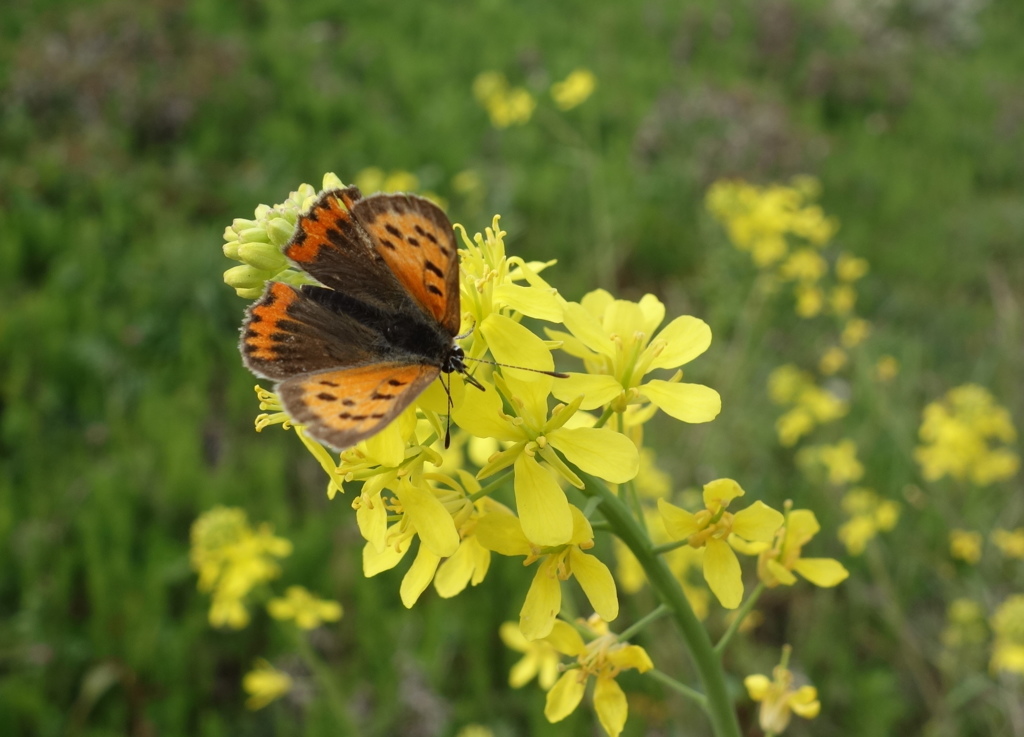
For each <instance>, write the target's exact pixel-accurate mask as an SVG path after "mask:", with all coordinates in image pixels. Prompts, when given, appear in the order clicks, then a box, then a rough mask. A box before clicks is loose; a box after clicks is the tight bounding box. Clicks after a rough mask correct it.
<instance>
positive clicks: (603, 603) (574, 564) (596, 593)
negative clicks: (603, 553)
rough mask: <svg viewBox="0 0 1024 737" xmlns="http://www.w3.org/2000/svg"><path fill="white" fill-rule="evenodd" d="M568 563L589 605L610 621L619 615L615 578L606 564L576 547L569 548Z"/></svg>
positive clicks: (602, 617) (606, 620)
mask: <svg viewBox="0 0 1024 737" xmlns="http://www.w3.org/2000/svg"><path fill="white" fill-rule="evenodd" d="M569 565H570V567H571V568H572V575H574V576H575V577H576V580H577V581H579V584H580V587H581V588H582V589H583V593H585V594H586V595H587V599H588V600H589V601H590V606H592V607H594V611H595V612H597V613H598V614H599V615H600V617H601V619H603V620H604V621H605V622H611V621H612V620H614V619H615V618H616V617H617V616H619V595H618V593H617V592H616V591H615V579H614V578H612V572H611V571H609V570H608V566H606V565H605V564H604V563H602V562H601V561H600V560H598V559H597V558H595V557H594V556H593V555H587V554H586V553H584V552H583V551H582V550H580V549H579V548H578V547H572V548H570V549H569Z"/></svg>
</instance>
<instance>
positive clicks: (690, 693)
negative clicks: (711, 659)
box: [644, 668, 708, 711]
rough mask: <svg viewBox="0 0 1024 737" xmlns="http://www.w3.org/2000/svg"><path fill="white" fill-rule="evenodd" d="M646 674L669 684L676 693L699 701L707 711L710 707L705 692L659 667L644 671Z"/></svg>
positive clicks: (659, 681) (666, 684) (664, 683)
mask: <svg viewBox="0 0 1024 737" xmlns="http://www.w3.org/2000/svg"><path fill="white" fill-rule="evenodd" d="M644 675H645V676H647V677H648V678H653V679H654V680H656V681H658V683H661V684H663V685H665V686H668V687H669V688H670V689H672V690H673V691H675V692H676V693H678V694H682V695H683V696H685V697H686V698H688V699H690V700H691V701H695V702H697V704H699V705H700V707H701V708H702V709H704V710H705V711H707V708H708V700H707V697H706V696H704V694H702V693H701V692H700V691H697V690H695V689H692V688H690V687H689V686H687V685H686V684H685V683H680V682H679V681H677V680H676V679H675V678H673V677H672V676H668V675H665V674H664V673H662V672H661V671H660V670H658V669H657V668H655V669H654V670H649V671H647V672H646V673H644Z"/></svg>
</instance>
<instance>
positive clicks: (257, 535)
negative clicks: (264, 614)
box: [190, 507, 292, 629]
mask: <svg viewBox="0 0 1024 737" xmlns="http://www.w3.org/2000/svg"><path fill="white" fill-rule="evenodd" d="M291 551H292V544H291V542H289V541H288V540H286V539H284V538H280V537H274V535H273V534H272V532H271V528H270V526H269V525H266V524H264V525H260V527H259V528H257V529H255V530H254V529H252V527H251V526H250V525H249V520H248V518H247V517H246V514H245V511H244V510H242V509H238V508H237V507H214V508H213V509H211V510H210V511H208V512H206V513H204V514H203V515H201V516H200V517H199V518H198V519H197V520H196V521H195V522H194V523H193V524H192V548H191V553H190V557H191V561H192V568H193V569H194V570H195V571H196V572H197V573H198V574H199V584H198V588H199V590H200V591H209V592H212V597H213V601H212V602H211V607H210V614H209V618H210V624H211V625H213V626H214V627H223V626H228V627H232V628H234V629H242V628H243V627H245V626H246V625H247V624H248V623H249V612H248V610H247V609H246V606H245V597H246V596H248V594H249V592H250V591H252V589H254V588H255V587H257V586H259V585H260V584H263V583H265V582H267V581H270V580H271V579H273V578H276V577H277V576H278V575H279V574H280V572H281V569H280V567H279V566H278V565H277V561H276V559H277V558H283V557H286V556H288V555H290V554H291Z"/></svg>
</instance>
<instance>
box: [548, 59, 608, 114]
mask: <svg viewBox="0 0 1024 737" xmlns="http://www.w3.org/2000/svg"><path fill="white" fill-rule="evenodd" d="M595 87H597V77H595V76H594V73H593V72H591V71H590V70H589V69H575V70H573V71H572V72H571V73H570V74H569V76H568V77H566V78H565V79H564V80H563V81H561V82H555V83H554V84H553V85H551V97H552V99H554V101H555V105H557V106H558V107H559V108H561V109H562V110H571V109H572V108H574V107H576V106H577V105H581V104H583V102H585V101H586V99H587V98H588V97H590V95H591V94H592V93H593V92H594V88H595Z"/></svg>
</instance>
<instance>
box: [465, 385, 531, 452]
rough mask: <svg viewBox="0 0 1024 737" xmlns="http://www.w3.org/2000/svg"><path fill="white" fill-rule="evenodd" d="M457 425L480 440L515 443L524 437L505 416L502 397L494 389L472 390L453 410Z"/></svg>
mask: <svg viewBox="0 0 1024 737" xmlns="http://www.w3.org/2000/svg"><path fill="white" fill-rule="evenodd" d="M452 417H453V418H454V420H455V423H456V424H457V425H458V426H459V427H461V428H462V429H463V430H466V431H467V432H469V433H470V434H471V435H475V436H476V437H478V438H496V439H498V440H507V441H510V442H515V441H517V440H522V439H523V438H524V435H523V433H522V431H521V430H519V429H518V428H517V427H515V426H514V425H513V424H512V422H511V421H510V420H509V419H508V418H507V417H506V416H505V413H504V408H503V407H502V404H501V395H499V394H498V392H497V390H496V389H494V388H493V387H490V386H488V387H487V390H486V391H479V390H477V389H470V390H469V391H468V392H467V393H466V396H465V398H464V399H463V401H462V404H461V405H457V406H456V407H455V409H454V410H452Z"/></svg>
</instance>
